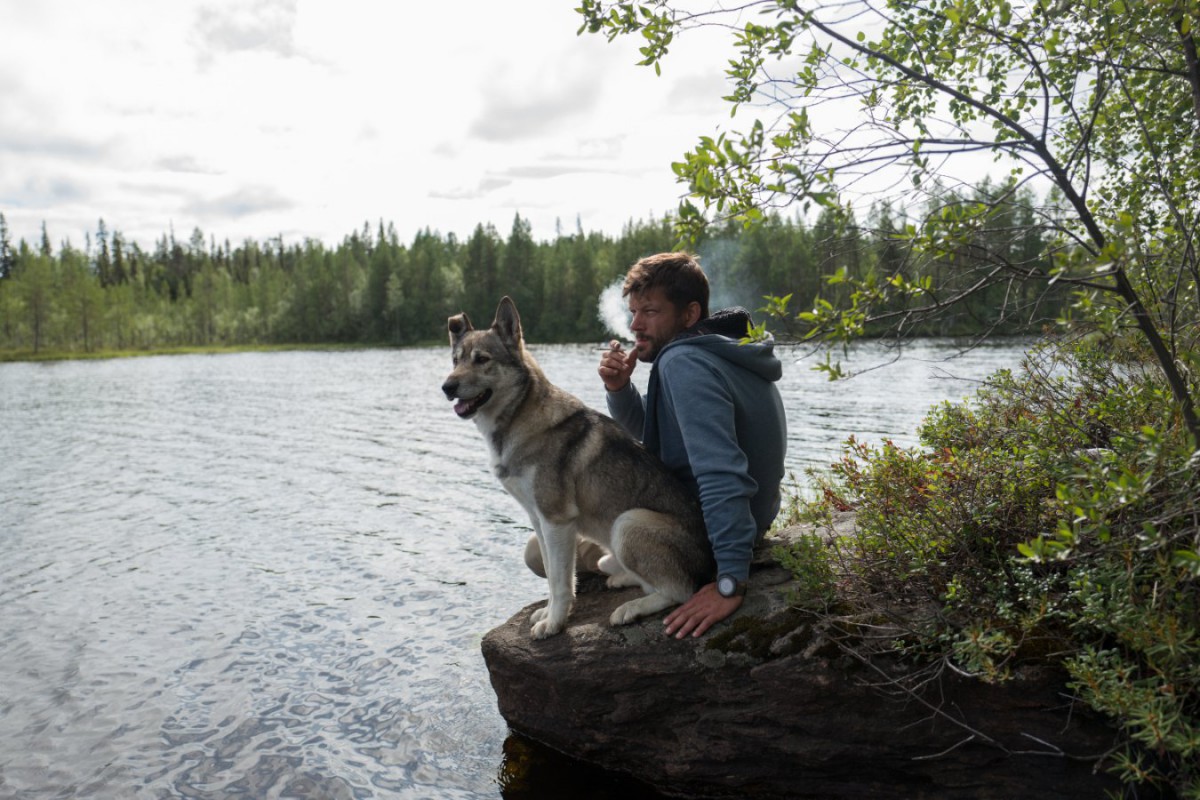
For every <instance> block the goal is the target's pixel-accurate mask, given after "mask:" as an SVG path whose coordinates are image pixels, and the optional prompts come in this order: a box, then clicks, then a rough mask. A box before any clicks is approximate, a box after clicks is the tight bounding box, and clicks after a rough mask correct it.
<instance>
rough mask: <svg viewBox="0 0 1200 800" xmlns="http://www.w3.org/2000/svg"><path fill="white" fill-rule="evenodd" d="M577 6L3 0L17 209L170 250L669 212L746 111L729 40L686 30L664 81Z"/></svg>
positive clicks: (3, 89) (467, 1) (9, 187)
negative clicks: (724, 130)
mask: <svg viewBox="0 0 1200 800" xmlns="http://www.w3.org/2000/svg"><path fill="white" fill-rule="evenodd" d="M576 5H578V3H577V2H575V0H520V2H516V3H504V2H499V0H457V1H456V2H446V3H431V2H425V3H410V2H385V1H384V0H336V1H335V0H312V1H311V2H310V1H309V0H244V1H243V2H226V1H225V0H207V1H196V0H169V1H164V0H113V2H107V3H99V2H95V0H36V2H34V1H33V0H0V213H3V214H4V216H5V218H6V219H7V221H8V226H9V230H10V235H11V236H12V238H13V240H14V241H16V240H17V239H20V238H25V239H26V240H27V241H29V242H30V243H33V242H35V241H37V240H38V238H39V237H40V230H41V225H42V223H43V222H45V223H46V226H47V229H48V231H49V234H50V238H51V241H52V242H53V243H55V245H56V246H57V244H58V243H59V242H61V241H62V240H64V239H69V240H70V241H71V242H72V243H73V244H74V245H75V246H77V247H81V246H82V245H83V240H84V236H85V232H89V231H91V232H94V231H95V230H96V225H97V220H99V219H100V218H103V219H104V221H105V223H106V225H107V226H108V228H109V230H119V231H121V232H122V233H123V234H124V235H125V237H126V239H127V240H133V241H137V242H139V243H140V244H142V245H143V246H144V247H147V246H151V245H153V242H154V240H156V239H157V238H159V237H160V236H161V235H162V234H164V233H166V232H167V231H168V230H169V229H170V228H171V227H173V228H174V231H175V234H176V236H177V237H179V238H182V239H186V238H187V237H189V236H190V235H191V232H192V230H193V229H194V228H196V227H199V228H200V229H201V230H202V231H204V233H205V235H206V236H215V237H216V239H217V240H218V241H222V240H224V239H229V240H231V241H232V242H234V243H238V242H240V241H241V240H243V239H245V238H247V237H249V238H254V239H259V240H262V239H266V238H269V237H273V236H276V235H279V234H282V235H283V236H284V238H285V240H286V241H299V240H302V239H303V238H305V237H313V238H317V239H321V240H324V241H326V242H329V243H335V242H337V241H340V240H341V239H342V237H344V236H345V235H347V234H349V233H350V232H351V231H353V230H356V229H359V228H361V227H362V224H363V222H364V221H369V222H371V224H372V227H374V225H375V224H376V223H377V222H378V221H379V220H380V219H383V220H384V221H385V222H392V223H394V224H395V225H396V228H397V231H398V232H399V234H400V237H401V240H402V241H410V240H411V237H412V235H413V234H414V233H415V232H416V231H417V230H418V229H421V228H425V227H429V228H432V229H434V230H437V231H440V232H441V233H443V234H447V233H455V234H457V235H458V236H460V237H465V236H468V235H469V234H470V233H471V231H472V230H473V229H474V227H475V225H476V224H477V223H485V224H486V223H488V222H491V223H493V224H494V225H495V226H496V227H497V229H498V230H499V231H500V233H501V235H502V236H507V235H508V232H509V230H510V228H511V226H512V221H513V217H514V215H515V214H518V213H519V214H520V215H521V216H522V217H525V218H527V219H529V220H530V221H531V223H532V225H533V234H534V237H535V238H536V239H539V240H543V239H549V238H552V237H553V236H554V234H555V221H556V219H557V220H561V222H562V225H563V228H564V230H566V231H568V232H569V231H572V230H573V229H574V227H575V220H576V217H577V216H578V217H579V219H580V220H581V221H582V224H583V227H584V229H585V230H588V231H591V230H602V231H606V232H610V233H617V232H619V231H620V228H621V225H622V224H623V223H624V222H626V221H627V220H629V219H648V218H649V217H650V216H651V215H654V216H657V217H661V216H662V215H663V214H664V213H666V212H669V211H671V210H673V209H674V208H675V206H676V205H677V203H678V199H679V196H680V193H681V191H682V187H681V186H680V185H678V184H676V183H675V181H674V177H673V175H672V173H671V169H670V163H671V161H672V160H678V159H679V157H680V156H681V155H682V154H683V153H684V152H685V151H686V150H688V149H689V148H691V147H692V146H693V144H694V143H695V140H696V138H697V136H699V135H701V134H710V133H713V132H715V131H717V130H718V129H719V128H720V126H722V125H729V116H728V107H727V106H726V105H725V104H724V103H723V101H721V100H720V96H721V95H722V94H725V93H727V91H728V90H727V88H726V86H725V83H724V77H723V69H724V67H725V57H724V56H722V55H721V54H720V52H719V51H718V50H717V49H715V47H714V46H713V42H712V41H709V42H703V41H700V40H699V35H696V36H694V37H693V38H694V41H687V40H686V37H684V38H681V39H680V41H678V42H677V43H676V45H675V47H674V48H673V51H672V57H671V58H670V59H669V60H668V61H667V62H666V64H665V68H664V71H663V75H662V77H658V78H656V77H655V75H654V71H653V69H651V68H647V67H639V66H637V65H636V63H635V62H636V60H637V51H636V47H637V41H636V40H633V39H623V40H618V41H617V42H614V43H611V44H610V43H608V42H607V41H606V40H605V39H604V38H603V37H601V36H590V35H589V36H582V37H579V36H576V30H577V29H578V27H579V24H580V18H579V17H578V15H577V14H576V13H575V12H574V11H573V8H574V6H576Z"/></svg>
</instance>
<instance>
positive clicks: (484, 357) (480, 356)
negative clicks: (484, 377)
mask: <svg viewBox="0 0 1200 800" xmlns="http://www.w3.org/2000/svg"><path fill="white" fill-rule="evenodd" d="M491 360H492V357H491V356H489V355H488V354H487V353H472V354H471V361H472V362H474V363H476V364H486V363H487V362H489V361H491Z"/></svg>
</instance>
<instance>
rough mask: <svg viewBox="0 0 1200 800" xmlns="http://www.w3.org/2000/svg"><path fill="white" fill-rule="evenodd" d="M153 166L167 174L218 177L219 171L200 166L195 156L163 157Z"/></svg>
mask: <svg viewBox="0 0 1200 800" xmlns="http://www.w3.org/2000/svg"><path fill="white" fill-rule="evenodd" d="M154 166H155V167H156V168H158V169H161V170H166V171H167V172H183V173H187V174H189V175H220V174H221V172H220V171H219V170H215V169H212V168H211V167H207V166H205V165H204V164H202V163H201V162H200V161H199V160H198V159H197V158H196V157H195V156H191V155H186V154H179V155H173V156H163V157H162V158H160V159H158V160H157V161H156V162H154Z"/></svg>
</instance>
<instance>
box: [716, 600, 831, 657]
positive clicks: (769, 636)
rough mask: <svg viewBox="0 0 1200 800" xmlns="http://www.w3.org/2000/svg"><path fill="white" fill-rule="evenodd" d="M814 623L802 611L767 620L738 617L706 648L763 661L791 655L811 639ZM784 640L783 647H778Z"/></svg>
mask: <svg viewBox="0 0 1200 800" xmlns="http://www.w3.org/2000/svg"><path fill="white" fill-rule="evenodd" d="M811 620H812V617H811V615H809V614H807V613H805V612H803V611H801V610H799V609H789V610H787V611H784V612H783V613H782V614H778V615H776V616H773V617H769V618H767V619H764V618H762V617H752V616H744V617H737V618H736V619H734V620H733V621H732V622H731V623H730V624H729V625H728V626H727V627H726V628H725V629H724V630H722V631H720V632H718V633H715V634H712V636H711V638H710V639H709V641H708V643H707V645H706V647H707V649H709V650H720V651H721V652H724V653H744V654H746V655H749V656H751V657H753V658H756V659H759V660H760V661H766V660H768V659H771V658H779V657H781V656H787V655H792V654H794V653H798V652H800V650H801V649H803V648H804V646H805V645H806V644H807V643H808V641H809V640H810V639H811V638H812V631H811V627H810V626H809V623H810V622H811ZM785 639H786V642H785V643H784V644H783V645H782V646H781V647H778V648H776V647H775V645H776V643H777V642H781V641H783V640H785Z"/></svg>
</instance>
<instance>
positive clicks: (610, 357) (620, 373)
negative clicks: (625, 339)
mask: <svg viewBox="0 0 1200 800" xmlns="http://www.w3.org/2000/svg"><path fill="white" fill-rule="evenodd" d="M637 362H638V354H637V348H636V347H635V348H634V349H632V350H630V351H629V352H628V353H626V352H625V351H624V350H623V349H621V343H620V342H618V341H617V340H616V339H614V340H612V341H611V342H609V345H608V349H607V350H605V351H604V355H602V356H600V368H599V369H598V370H597V371H598V372H599V373H600V380H602V381H604V388H605V389H608V390H609V391H610V392H618V391H620V390H621V389H624V388H625V387H626V386H628V385H629V377H630V376H631V375H633V368H634V367H636V366H637Z"/></svg>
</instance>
